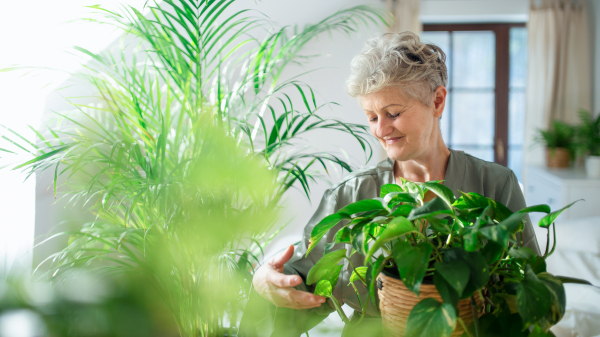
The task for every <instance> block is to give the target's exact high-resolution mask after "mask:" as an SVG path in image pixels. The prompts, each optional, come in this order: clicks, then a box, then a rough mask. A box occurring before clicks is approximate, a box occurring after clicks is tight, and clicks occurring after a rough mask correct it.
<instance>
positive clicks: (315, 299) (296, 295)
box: [287, 289, 326, 307]
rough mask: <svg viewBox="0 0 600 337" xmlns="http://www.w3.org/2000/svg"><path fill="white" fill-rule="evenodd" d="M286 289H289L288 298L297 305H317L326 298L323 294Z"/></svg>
mask: <svg viewBox="0 0 600 337" xmlns="http://www.w3.org/2000/svg"><path fill="white" fill-rule="evenodd" d="M287 290H288V291H289V293H288V300H289V301H290V302H292V303H295V304H296V305H297V306H310V307H315V306H317V307H318V306H319V305H321V304H322V303H325V300H326V299H325V297H323V296H317V295H315V294H311V293H308V292H306V291H300V290H296V289H287Z"/></svg>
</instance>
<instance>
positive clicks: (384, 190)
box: [380, 184, 404, 198]
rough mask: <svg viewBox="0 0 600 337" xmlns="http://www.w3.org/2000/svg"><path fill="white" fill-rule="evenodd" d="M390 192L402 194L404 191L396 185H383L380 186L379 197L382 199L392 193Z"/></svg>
mask: <svg viewBox="0 0 600 337" xmlns="http://www.w3.org/2000/svg"><path fill="white" fill-rule="evenodd" d="M392 192H404V190H403V189H402V187H400V186H399V185H396V184H385V185H383V186H381V194H380V197H382V198H383V197H385V196H386V195H387V194H388V193H392Z"/></svg>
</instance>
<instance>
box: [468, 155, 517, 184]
mask: <svg viewBox="0 0 600 337" xmlns="http://www.w3.org/2000/svg"><path fill="white" fill-rule="evenodd" d="M464 155H465V158H466V159H465V160H466V164H467V166H469V168H470V170H472V171H475V172H477V173H479V174H480V175H482V176H484V177H486V178H488V179H492V180H494V181H502V182H506V180H507V179H509V178H510V177H512V176H514V173H513V171H512V170H511V169H509V168H508V167H506V166H503V165H500V164H497V163H493V162H489V161H486V160H483V159H479V158H477V157H474V156H472V155H470V154H468V153H465V154H464Z"/></svg>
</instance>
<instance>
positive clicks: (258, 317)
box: [239, 188, 342, 337]
mask: <svg viewBox="0 0 600 337" xmlns="http://www.w3.org/2000/svg"><path fill="white" fill-rule="evenodd" d="M336 191H337V189H336V188H334V189H328V190H326V191H325V193H324V194H323V197H322V199H321V202H320V204H319V207H318V208H317V210H316V212H315V213H314V214H313V216H312V217H311V219H310V220H309V222H308V224H307V225H306V227H305V228H304V233H303V236H302V241H301V242H300V244H299V245H298V247H296V249H295V252H294V256H293V257H292V259H290V261H289V262H288V263H286V264H285V266H284V270H283V273H284V274H287V275H299V276H300V277H301V278H302V281H303V282H302V284H300V285H298V286H297V287H296V289H297V290H301V291H308V292H313V291H314V286H308V285H306V276H307V275H308V272H309V271H310V269H311V268H312V266H314V264H315V263H316V261H318V260H319V258H320V257H322V256H323V252H324V250H325V243H326V242H327V241H329V240H327V239H328V238H327V235H329V233H328V234H327V235H326V236H325V237H324V238H323V239H322V240H321V242H319V244H318V245H317V246H316V247H315V248H314V249H313V250H312V251H311V252H310V254H309V255H308V256H306V257H305V255H306V251H307V248H308V245H309V241H310V234H311V232H312V229H313V228H314V227H315V225H316V224H318V223H319V222H320V221H321V220H322V219H323V218H324V217H326V216H327V215H330V214H332V213H335V212H336V211H337V210H338V209H339V207H338V202H337V196H336V194H335V193H336ZM338 226H341V225H338ZM336 227H337V226H336ZM335 230H336V229H335V228H333V229H332V231H331V232H333V233H335ZM330 239H333V238H330ZM339 283H340V284H341V282H339ZM338 289H339V284H338V287H336V290H338ZM338 293H340V294H341V290H340V291H338ZM334 295H335V296H336V298H338V299H340V300H341V297H342V296H341V295H338V294H336V291H335V290H334ZM340 304H341V302H340ZM333 311H335V307H334V305H333V303H330V301H329V300H328V301H327V302H326V303H324V304H323V305H321V306H320V307H318V308H315V309H303V310H296V309H289V308H279V307H276V306H275V305H273V304H272V303H271V302H269V301H267V300H265V299H263V298H262V297H261V296H260V295H258V294H257V293H256V292H255V291H254V290H252V291H251V294H250V299H249V301H248V304H247V305H246V308H245V310H244V315H243V317H242V321H241V323H240V331H239V336H240V337H255V336H257V337H258V336H260V337H263V336H273V337H275V336H277V337H282V336H284V337H288V336H289V337H299V336H300V335H301V334H303V333H304V332H306V331H308V330H310V329H311V328H313V327H314V326H316V325H317V324H318V323H320V322H321V321H322V320H323V319H325V318H326V317H327V316H329V314H330V313H331V312H333Z"/></svg>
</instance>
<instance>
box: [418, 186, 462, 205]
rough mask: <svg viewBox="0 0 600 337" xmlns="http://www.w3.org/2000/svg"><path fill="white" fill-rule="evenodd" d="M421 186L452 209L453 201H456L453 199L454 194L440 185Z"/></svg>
mask: <svg viewBox="0 0 600 337" xmlns="http://www.w3.org/2000/svg"><path fill="white" fill-rule="evenodd" d="M423 186H425V187H426V188H427V189H428V190H430V191H431V192H433V193H435V194H436V195H437V196H438V197H440V198H441V199H442V200H444V201H445V202H446V203H447V204H448V207H452V204H454V201H456V199H455V198H454V192H452V190H451V189H449V188H448V187H446V186H444V185H442V184H437V183H431V182H426V183H423Z"/></svg>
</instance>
